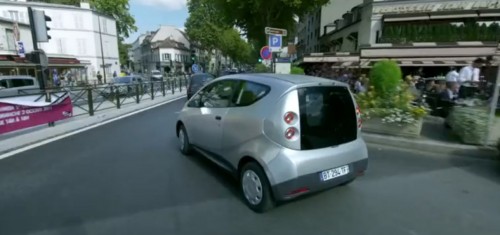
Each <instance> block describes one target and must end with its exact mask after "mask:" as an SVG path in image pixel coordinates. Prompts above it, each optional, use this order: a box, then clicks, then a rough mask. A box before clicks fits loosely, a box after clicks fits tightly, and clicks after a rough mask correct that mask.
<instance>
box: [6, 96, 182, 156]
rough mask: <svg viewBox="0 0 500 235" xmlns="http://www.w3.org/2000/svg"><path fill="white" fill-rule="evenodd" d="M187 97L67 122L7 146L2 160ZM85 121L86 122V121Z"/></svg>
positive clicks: (173, 98) (178, 97)
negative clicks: (57, 129) (48, 133)
mask: <svg viewBox="0 0 500 235" xmlns="http://www.w3.org/2000/svg"><path fill="white" fill-rule="evenodd" d="M185 97H186V95H185V94H182V95H180V96H177V97H172V98H171V99H168V100H165V101H161V102H158V103H155V104H151V105H150V106H145V107H140V108H135V109H134V108H130V110H127V111H126V112H123V113H118V114H108V113H103V114H100V115H95V116H92V117H88V118H87V119H81V120H75V122H82V124H79V125H73V126H71V124H75V123H74V122H68V123H65V124H66V125H64V126H68V129H65V130H64V131H60V132H57V133H54V134H52V135H47V136H44V137H43V138H35V139H33V140H30V141H28V142H25V143H23V144H21V145H17V146H14V147H7V148H4V149H2V150H0V160H1V159H4V158H7V157H10V156H12V155H15V154H17V153H20V152H23V151H26V150H29V149H32V148H36V147H39V146H42V145H44V144H45V143H50V142H52V141H56V140H59V139H62V138H65V137H66V136H67V135H72V133H75V134H77V133H80V132H84V131H87V130H90V129H93V128H95V127H98V126H100V125H105V124H107V123H110V122H113V121H116V120H119V119H122V118H126V117H129V116H133V115H135V114H138V113H141V112H144V111H147V110H150V109H154V108H157V107H159V106H162V105H165V104H168V103H171V102H175V101H177V100H180V99H183V98H185ZM84 122H86V123H84ZM61 126H62V125H61ZM44 130H47V129H44ZM44 130H39V131H40V132H42V131H44ZM27 135H32V133H26V134H23V135H20V136H16V137H13V138H23V137H25V136H27ZM6 141H8V140H4V141H3V142H6ZM34 145H35V146H34ZM32 146H34V147H32Z"/></svg>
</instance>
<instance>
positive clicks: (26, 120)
mask: <svg viewBox="0 0 500 235" xmlns="http://www.w3.org/2000/svg"><path fill="white" fill-rule="evenodd" d="M59 95H60V96H57V93H56V94H54V95H53V97H52V99H53V100H55V102H52V103H47V102H45V99H44V98H42V99H41V100H43V101H35V100H37V99H38V98H39V97H40V95H32V96H23V97H13V98H4V99H1V98H0V134H4V133H8V132H12V131H17V130H21V129H24V128H29V127H34V126H38V125H43V124H47V123H49V122H55V121H60V120H63V119H67V118H70V117H72V116H73V105H72V103H71V98H70V97H69V95H67V93H66V94H65V93H62V94H59ZM28 100H31V101H28Z"/></svg>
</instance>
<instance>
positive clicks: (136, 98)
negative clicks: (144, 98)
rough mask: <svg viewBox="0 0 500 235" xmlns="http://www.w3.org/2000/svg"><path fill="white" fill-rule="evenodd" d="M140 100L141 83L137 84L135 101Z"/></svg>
mask: <svg viewBox="0 0 500 235" xmlns="http://www.w3.org/2000/svg"><path fill="white" fill-rule="evenodd" d="M139 102H140V97H139V84H135V103H137V104H138V103H139Z"/></svg>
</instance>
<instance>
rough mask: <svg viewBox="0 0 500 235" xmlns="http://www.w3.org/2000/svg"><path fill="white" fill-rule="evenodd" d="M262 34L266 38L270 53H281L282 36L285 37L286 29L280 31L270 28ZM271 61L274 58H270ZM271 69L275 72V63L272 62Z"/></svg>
mask: <svg viewBox="0 0 500 235" xmlns="http://www.w3.org/2000/svg"><path fill="white" fill-rule="evenodd" d="M264 32H265V33H266V35H267V36H268V45H269V50H270V51H271V53H272V54H275V52H278V51H281V47H282V45H283V38H282V37H283V36H284V37H286V36H287V34H288V31H287V30H286V29H280V28H272V27H266V28H265V29H264ZM272 57H273V59H274V58H276V56H272ZM272 65H273V66H272V67H273V72H275V71H276V68H275V67H276V66H275V65H276V63H275V62H274V61H273V62H272Z"/></svg>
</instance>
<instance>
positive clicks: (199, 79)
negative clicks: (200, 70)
mask: <svg viewBox="0 0 500 235" xmlns="http://www.w3.org/2000/svg"><path fill="white" fill-rule="evenodd" d="M212 79H214V77H212V76H211V75H208V74H200V75H193V76H192V77H191V82H192V83H194V84H203V83H206V82H209V81H211V80H212Z"/></svg>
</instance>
